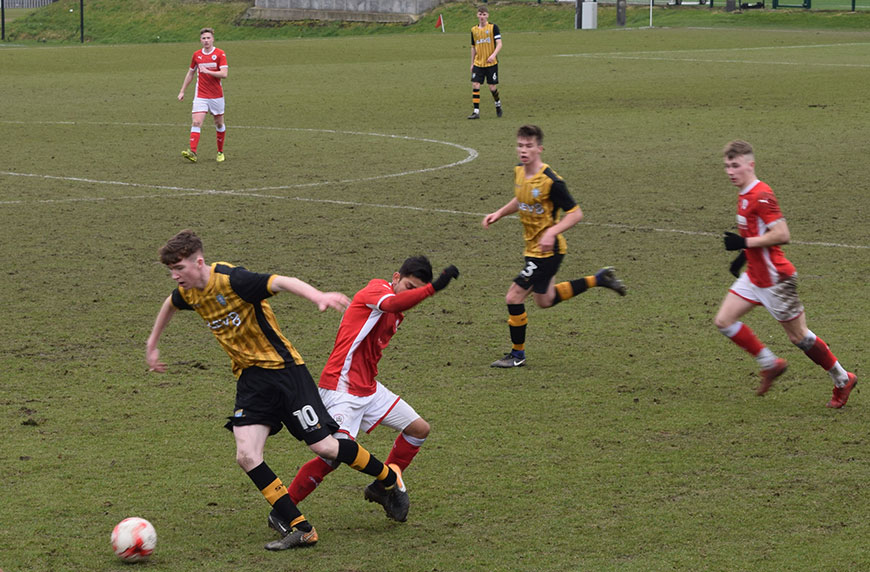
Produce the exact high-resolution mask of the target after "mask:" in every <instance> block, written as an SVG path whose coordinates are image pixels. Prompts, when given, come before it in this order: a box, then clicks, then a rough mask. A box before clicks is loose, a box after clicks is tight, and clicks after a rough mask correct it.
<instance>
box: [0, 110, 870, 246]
mask: <svg viewBox="0 0 870 572" xmlns="http://www.w3.org/2000/svg"><path fill="white" fill-rule="evenodd" d="M0 123H16V124H25V123H47V124H51V125H60V124H62V125H75V124H76V123H86V124H91V125H126V126H145V127H149V126H150V127H165V126H170V127H178V125H176V124H166V123H102V122H85V121H81V122H74V121H43V122H24V121H0ZM234 128H235V129H273V130H285V131H309V132H326V133H335V134H353V135H370V136H375V137H389V138H395V139H405V140H410V141H423V142H427V143H438V144H443V145H450V146H453V147H457V148H459V149H462V150H464V151H466V152H467V153H468V156H466V158H465V159H463V160H461V161H456V162H454V163H450V164H449V165H441V166H438V167H429V168H426V169H418V170H413V171H405V172H402V173H391V174H387V175H376V176H372V177H365V178H360V179H347V180H342V181H332V182H328V181H324V182H320V183H300V184H298V185H287V186H281V187H264V188H260V189H239V190H230V191H220V190H217V189H193V188H186V187H171V186H166V185H148V184H143V183H129V182H123V181H98V180H94V179H84V178H80V177H59V176H54V175H38V174H33V173H14V172H9V171H0V175H9V176H16V177H37V178H43V179H55V180H64V181H74V182H86V183H95V184H105V185H119V186H126V187H142V188H150V189H158V190H171V191H178V192H177V193H176V194H174V195H173V196H205V195H229V196H238V197H251V198H264V199H277V200H291V201H300V202H309V203H320V204H331V205H340V206H353V207H367V208H376V209H396V210H409V211H416V212H425V213H440V214H451V215H462V216H473V217H478V218H480V217H483V216H485V215H486V213H475V212H468V211H458V210H451V209H438V208H432V207H415V206H411V205H388V204H379V203H362V202H357V201H342V200H335V199H313V198H309V197H286V196H282V195H269V194H263V192H262V191H268V190H287V189H291V188H305V187H313V186H320V185H328V184H346V183H353V182H358V181H371V180H375V179H382V178H387V177H401V176H404V175H410V174H417V173H425V172H429V171H435V170H438V169H446V168H448V167H453V166H458V165H462V164H464V163H468V162H470V161H473V160H474V159H475V158H477V156H478V154H477V151H476V150H474V149H472V148H470V147H464V146H462V145H459V144H457V143H450V142H446V141H438V140H436V139H425V138H420V137H409V136H405V135H388V134H381V133H365V132H355V131H338V130H331V129H305V128H294V127H265V128H260V127H251V126H234ZM165 198H166V195H162V194H152V195H129V196H121V197H117V196H116V197H110V198H107V197H83V198H71V199H34V200H30V201H23V200H13V201H0V205H17V204H26V203H39V204H53V203H77V202H102V201H117V200H145V199H165ZM508 218H518V217H516V216H515V215H512V216H510V217H508ZM580 224H583V225H589V226H597V227H603V228H613V229H618V230H626V231H630V232H664V233H669V234H684V235H688V236H710V237H719V235H718V234H717V233H712V232H703V231H692V230H680V229H673V228H655V227H642V226H632V225H628V224H616V223H593V222H582V223H580ZM791 243H792V244H800V245H804V246H824V247H833V248H854V249H870V246H866V245H860V244H859V245H856V244H841V243H835V242H807V241H799V240H793V241H792V242H791Z"/></svg>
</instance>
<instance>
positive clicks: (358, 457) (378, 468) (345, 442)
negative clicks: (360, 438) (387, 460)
mask: <svg viewBox="0 0 870 572" xmlns="http://www.w3.org/2000/svg"><path fill="white" fill-rule="evenodd" d="M336 460H337V461H339V462H341V463H344V464H346V465H350V467H351V468H353V469H356V470H357V471H359V472H361V473H365V474H367V475H371V476H373V477H375V478H376V479H377V480H379V481H381V483H383V485H384V487H385V488H388V489H389V488H391V487H393V486H394V485H395V484H396V478H397V475H396V473H395V472H394V471H393V470H392V469H391V468H389V467H388V466H386V465H385V464H383V463H382V462H380V461H379V460H378V459H377V458H376V457H375V456H374V455H372V454H371V453H369V452H368V451H367V450H366V449H365V448H364V447H362V446H361V445H360V444H359V443H357V442H356V441H353V440H351V439H339V440H338V456H337V457H336Z"/></svg>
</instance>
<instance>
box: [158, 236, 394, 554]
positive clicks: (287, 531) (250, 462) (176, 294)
mask: <svg viewBox="0 0 870 572" xmlns="http://www.w3.org/2000/svg"><path fill="white" fill-rule="evenodd" d="M160 260H161V262H163V263H164V264H165V265H166V266H167V267H168V268H169V271H170V273H171V275H172V279H173V280H175V282H176V283H177V284H178V288H176V289H175V290H174V291H173V292H172V294H170V295H169V296H168V297H167V298H166V300H165V301H164V302H163V306H162V307H161V308H160V312H159V313H158V314H157V319H156V320H155V322H154V327H153V329H152V330H151V335H150V336H149V337H148V342H147V345H146V353H145V358H146V361H147V362H148V368H149V370H150V371H156V372H161V373H162V372H165V371H166V364H164V363H163V362H161V361H160V352H159V351H158V349H157V343H158V341H159V340H160V335H161V334H162V333H163V330H164V329H165V328H166V326H167V325H168V324H169V321H170V320H171V319H172V317H173V316H174V315H175V313H176V312H177V311H178V310H194V311H196V312H197V313H198V314H199V315H200V317H202V319H203V320H204V321H205V324H206V326H207V327H208V328H209V329H210V330H211V331H212V333H213V334H214V336H215V337H216V338H217V340H218V342H220V344H221V346H222V347H223V348H224V350H225V351H226V352H227V354H229V356H230V359H231V360H232V363H233V373H234V374H235V375H236V377H237V378H238V379H237V382H236V405H235V412H234V414H233V416H232V417H230V420H229V422H228V423H227V424H226V427H227V429H230V430H231V431H232V432H233V435H234V436H235V439H236V460H237V461H238V463H239V465H240V466H241V467H242V469H243V470H244V471H245V472H246V473H247V475H248V476H249V477H250V478H251V480H252V481H253V482H254V484H255V485H256V486H257V488H258V489H259V490H260V492H261V493H262V494H263V496H264V497H265V498H266V500H267V501H268V502H269V504H270V505H272V513H270V515H269V524H270V526H272V527H273V528H275V529H276V530H277V531H278V532H279V533H281V535H282V538H281V539H280V540H275V541H272V542H269V543H268V544H266V548H267V549H268V550H284V549H287V548H295V547H300V546H311V545H313V544H315V543H316V542H317V532H316V531H315V530H314V528H313V527H312V526H311V524H309V522H308V521H307V520H306V519H305V517H304V516H303V515H302V513H301V512H300V511H299V509H298V508H297V507H296V505H295V504H293V501H291V500H290V497H289V495H288V494H287V487H285V486H284V484H283V483H282V482H281V479H279V478H278V477H277V475H275V473H274V472H273V471H272V469H270V468H269V466H268V465H267V464H266V463H265V462H264V460H263V450H264V448H265V445H266V438H267V437H268V436H269V435H273V434H275V433H277V432H278V431H280V430H281V427H282V426H286V427H287V430H288V431H290V433H291V434H293V436H294V437H296V439H298V440H300V441H302V440H304V441H305V443H306V444H307V445H308V446H309V448H311V450H312V451H314V452H315V453H316V454H317V455H320V456H321V457H324V458H325V459H329V460H337V461H339V462H342V463H346V464H348V465H350V466H351V467H353V468H354V469H356V470H358V471H361V472H363V473H366V474H367V475H371V476H374V477H375V478H376V479H378V480H379V481H381V482H382V483H383V484H384V486H385V487H386V489H387V490H388V491H389V495H387V496H386V497H385V498H384V502H383V505H384V509H385V510H386V511H387V515H388V516H390V517H391V518H393V519H394V520H399V521H404V520H405V518H406V517H407V513H408V506H409V502H408V493H407V492H406V490H405V485H404V483H403V481H402V475H401V470H400V469H399V468H398V467H395V468H391V467H390V466H385V465H384V464H383V463H381V462H380V461H379V460H378V459H376V458H375V457H374V456H372V455H371V454H370V453H369V452H368V451H367V450H365V449H364V448H363V447H361V446H359V445H358V444H357V443H356V442H355V441H353V440H352V439H336V438H335V437H334V436H333V433H335V432H336V431H338V424H337V423H336V422H335V421H334V420H333V418H332V417H331V416H330V415H329V413H328V411H327V410H326V407H324V405H323V402H322V401H321V399H320V393H319V392H318V390H317V386H316V384H315V383H314V380H313V379H312V378H311V375H310V374H309V373H308V369H307V368H306V367H305V363H304V362H303V361H302V357H301V356H300V355H299V352H297V351H296V349H295V348H294V347H293V344H291V343H290V341H289V340H287V338H285V337H284V336H283V335H282V334H281V330H280V329H279V328H278V323H277V321H276V320H275V315H274V314H273V313H272V309H271V307H270V306H269V303H268V302H267V301H266V299H267V298H269V297H271V296H272V295H274V294H277V293H278V292H290V293H292V294H296V295H297V296H301V297H303V298H305V299H307V300H310V301H311V302H313V303H314V304H316V305H317V307H318V308H319V309H320V311H321V312H322V311H324V310H326V309H327V308H332V309H334V310H339V311H343V310H344V309H345V308H347V306H348V304H350V300H349V299H348V298H347V296H345V295H344V294H341V293H339V292H321V291H320V290H318V289H317V288H314V287H313V286H311V285H309V284H306V283H305V282H303V281H301V280H299V279H297V278H290V277H288V276H281V275H278V274H258V273H256V272H250V271H248V270H245V269H244V268H242V267H237V266H232V265H231V264H226V263H223V262H218V263H215V264H206V263H205V260H204V258H203V247H202V241H201V240H200V239H199V237H198V236H196V234H194V233H193V232H191V231H189V230H184V231H181V232H180V233H178V234H177V235H175V236H174V237H173V238H172V239H170V240H169V242H167V243H166V245H164V246H163V247H162V248H161V249H160Z"/></svg>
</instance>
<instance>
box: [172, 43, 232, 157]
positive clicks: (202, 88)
mask: <svg viewBox="0 0 870 572" xmlns="http://www.w3.org/2000/svg"><path fill="white" fill-rule="evenodd" d="M199 43H200V44H202V49H201V50H197V51H196V52H195V53H194V54H193V57H192V58H191V60H190V69H189V70H187V75H186V76H184V83H182V84H181V91H179V92H178V101H183V100H184V91H185V90H186V89H187V86H188V85H190V82H191V81H193V76H194V75H195V76H196V93H195V94H194V97H193V111H192V117H193V121H192V124H191V126H190V149H185V150H184V151H182V152H181V155H182V156H183V157H184V158H186V159H188V160H190V161H192V162H194V163H196V148H197V146H198V145H199V133H200V131H201V129H202V122H203V120H204V119H205V115H206V113H211V114H212V116H213V117H214V127H215V130H217V150H218V153H217V162H218V163H223V162H224V160H225V159H226V157H224V137H225V136H226V131H227V126H226V124H225V123H224V89H223V86H222V85H221V80H222V79H224V78H226V77H227V70H228V66H227V55H226V54H225V53H224V51H223V50H221V49H218V48H216V47H215V46H214V30H212V29H211V28H203V29H202V30H200V31H199Z"/></svg>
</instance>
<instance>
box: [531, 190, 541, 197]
mask: <svg viewBox="0 0 870 572" xmlns="http://www.w3.org/2000/svg"><path fill="white" fill-rule="evenodd" d="M532 196H533V197H535V198H536V199H537V198H538V197H539V196H541V189H532Z"/></svg>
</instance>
